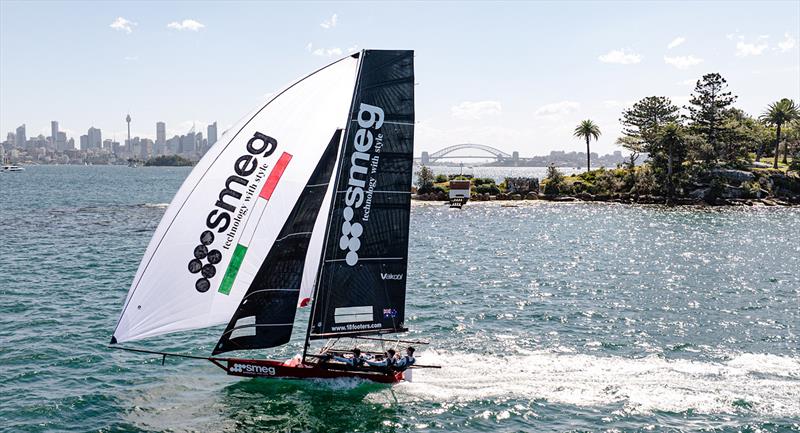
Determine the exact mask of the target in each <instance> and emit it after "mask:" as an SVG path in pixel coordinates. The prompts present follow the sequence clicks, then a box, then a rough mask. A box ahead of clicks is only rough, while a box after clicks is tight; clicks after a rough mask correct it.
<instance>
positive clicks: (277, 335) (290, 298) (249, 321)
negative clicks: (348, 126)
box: [213, 130, 342, 355]
mask: <svg viewBox="0 0 800 433" xmlns="http://www.w3.org/2000/svg"><path fill="white" fill-rule="evenodd" d="M341 136H342V131H341V130H337V131H336V132H335V133H334V134H333V137H332V138H331V140H330V143H329V144H328V148H327V150H326V151H325V153H324V154H323V155H322V158H321V159H320V161H319V163H318V164H317V167H316V168H315V169H314V172H313V173H312V174H311V176H310V177H309V179H308V182H307V183H306V186H305V188H304V189H303V192H302V193H301V194H300V198H299V199H298V200H297V203H295V205H294V208H293V209H292V212H291V213H290V214H289V218H287V220H286V223H285V224H284V226H283V229H281V232H280V233H279V234H278V239H277V240H276V241H275V243H273V244H272V248H271V249H270V251H269V254H267V258H266V259H265V260H264V262H263V263H262V265H261V267H260V269H259V270H258V273H256V276H255V278H254V279H253V282H252V283H251V284H250V287H249V288H248V290H247V293H246V294H245V295H244V298H243V299H242V302H241V303H240V304H239V308H237V310H236V312H235V313H234V315H233V317H231V320H230V322H229V323H228V326H227V328H225V332H224V333H223V334H222V336H221V337H220V339H219V342H218V343H217V345H216V347H215V348H214V352H213V354H214V355H217V354H219V353H223V352H227V351H230V350H245V349H263V348H267V347H275V346H280V345H283V344H286V343H288V342H289V340H290V338H291V336H292V326H293V324H294V318H295V312H296V311H297V298H298V294H299V292H300V283H301V280H302V277H303V268H304V264H305V261H306V250H307V249H308V244H309V240H310V239H311V233H312V231H313V229H314V225H315V222H316V220H317V215H318V214H319V210H320V207H321V205H322V202H323V198H324V197H325V195H326V193H327V191H328V183H329V182H330V181H331V174H332V173H333V168H334V166H335V163H336V155H337V151H338V149H339V143H340V141H341ZM267 206H268V209H267V210H268V211H271V208H269V204H267Z"/></svg>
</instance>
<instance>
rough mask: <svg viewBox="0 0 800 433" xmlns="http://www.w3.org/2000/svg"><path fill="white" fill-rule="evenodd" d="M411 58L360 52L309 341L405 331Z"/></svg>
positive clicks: (411, 131) (410, 54)
mask: <svg viewBox="0 0 800 433" xmlns="http://www.w3.org/2000/svg"><path fill="white" fill-rule="evenodd" d="M413 62H414V54H413V51H383V50H366V51H362V53H361V64H360V68H359V75H358V77H359V78H358V82H357V84H356V92H355V95H354V98H353V104H352V106H351V109H350V117H349V119H350V121H349V122H348V127H347V130H346V135H345V139H344V143H343V145H342V153H341V156H340V158H339V167H338V170H337V179H336V184H335V186H336V191H335V195H334V198H333V203H332V207H331V209H332V210H331V214H330V217H329V222H328V225H327V230H326V233H327V235H326V240H325V245H324V250H323V258H322V263H321V271H320V275H319V279H318V284H317V288H316V292H315V296H314V306H313V310H312V313H311V319H310V320H311V322H310V333H309V338H311V339H319V338H329V337H337V336H345V335H359V334H376V333H390V332H402V331H404V330H405V328H404V323H403V322H404V316H405V289H406V269H407V259H408V257H407V256H408V230H409V216H410V203H411V196H410V189H411V176H412V170H413V139H414V137H413V135H414V66H413Z"/></svg>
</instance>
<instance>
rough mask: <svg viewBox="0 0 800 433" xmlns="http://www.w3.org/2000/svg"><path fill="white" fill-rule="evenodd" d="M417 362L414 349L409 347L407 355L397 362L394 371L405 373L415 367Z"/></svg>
mask: <svg viewBox="0 0 800 433" xmlns="http://www.w3.org/2000/svg"><path fill="white" fill-rule="evenodd" d="M415 362H417V360H416V359H414V348H413V347H411V346H408V348H407V349H406V355H405V356H402V357H400V359H398V360H397V361H395V363H394V369H395V370H397V371H405V370H406V369H407V368H408V367H411V366H412V365H414V363H415Z"/></svg>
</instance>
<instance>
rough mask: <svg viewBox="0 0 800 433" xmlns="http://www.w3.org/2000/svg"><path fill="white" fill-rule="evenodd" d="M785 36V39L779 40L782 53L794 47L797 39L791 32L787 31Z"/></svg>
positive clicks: (779, 48)
mask: <svg viewBox="0 0 800 433" xmlns="http://www.w3.org/2000/svg"><path fill="white" fill-rule="evenodd" d="M783 37H784V39H783V41H781V42H778V50H780V52H782V53H785V52H787V51H789V50H791V49H792V48H794V44H795V40H794V38H793V37H792V36H791V35H790V34H789V33H785V34H784V35H783Z"/></svg>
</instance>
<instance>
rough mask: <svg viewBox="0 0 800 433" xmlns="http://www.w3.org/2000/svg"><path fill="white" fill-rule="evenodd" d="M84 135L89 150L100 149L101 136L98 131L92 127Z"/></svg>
mask: <svg viewBox="0 0 800 433" xmlns="http://www.w3.org/2000/svg"><path fill="white" fill-rule="evenodd" d="M86 135H87V136H88V137H89V143H88V146H89V148H94V149H100V148H101V147H103V136H102V133H101V132H100V129H98V128H95V127H94V126H92V127H91V128H89V132H88V133H87V134H86Z"/></svg>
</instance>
